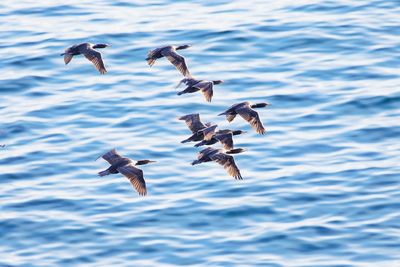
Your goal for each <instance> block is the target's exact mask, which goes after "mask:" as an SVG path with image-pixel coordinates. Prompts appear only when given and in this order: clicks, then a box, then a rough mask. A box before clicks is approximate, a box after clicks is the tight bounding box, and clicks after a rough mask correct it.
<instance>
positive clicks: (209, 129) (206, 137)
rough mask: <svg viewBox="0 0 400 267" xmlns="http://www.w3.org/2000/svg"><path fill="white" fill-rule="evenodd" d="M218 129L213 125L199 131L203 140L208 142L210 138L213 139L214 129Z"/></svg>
mask: <svg viewBox="0 0 400 267" xmlns="http://www.w3.org/2000/svg"><path fill="white" fill-rule="evenodd" d="M217 127H218V125H217V124H214V125H212V126H209V127H207V128H204V129H202V130H201V131H202V132H203V134H204V138H203V139H204V140H206V141H210V140H211V138H213V136H214V134H215V129H216V128H217Z"/></svg>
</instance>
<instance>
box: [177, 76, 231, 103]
mask: <svg viewBox="0 0 400 267" xmlns="http://www.w3.org/2000/svg"><path fill="white" fill-rule="evenodd" d="M223 82H224V81H223V80H215V81H207V80H196V79H193V78H185V79H183V80H181V81H180V82H179V84H178V86H177V87H179V86H180V85H181V84H182V83H184V84H186V86H187V87H186V88H185V89H184V90H183V91H180V92H178V93H177V95H182V94H188V93H194V92H197V91H201V92H202V93H203V95H204V97H205V99H206V101H207V102H211V99H212V97H213V94H214V92H213V87H214V84H220V83H223Z"/></svg>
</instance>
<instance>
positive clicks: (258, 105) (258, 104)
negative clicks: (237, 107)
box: [251, 102, 271, 108]
mask: <svg viewBox="0 0 400 267" xmlns="http://www.w3.org/2000/svg"><path fill="white" fill-rule="evenodd" d="M270 105H271V104H269V103H267V102H264V103H257V104H254V105H251V107H252V108H263V107H266V106H270Z"/></svg>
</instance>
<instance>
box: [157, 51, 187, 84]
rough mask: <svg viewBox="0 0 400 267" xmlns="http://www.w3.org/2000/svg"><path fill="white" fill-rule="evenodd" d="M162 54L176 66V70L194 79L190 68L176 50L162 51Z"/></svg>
mask: <svg viewBox="0 0 400 267" xmlns="http://www.w3.org/2000/svg"><path fill="white" fill-rule="evenodd" d="M161 54H162V55H163V56H164V57H166V58H167V59H168V60H169V61H170V62H171V63H172V64H173V65H174V66H175V68H176V69H177V70H179V71H180V72H181V73H182V75H183V76H185V77H189V78H190V77H192V75H191V74H190V72H189V70H188V67H187V66H186V62H185V58H184V57H183V56H181V55H179V54H178V53H176V51H175V50H174V49H172V48H169V49H164V50H162V51H161Z"/></svg>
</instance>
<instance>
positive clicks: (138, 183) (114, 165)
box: [99, 149, 155, 196]
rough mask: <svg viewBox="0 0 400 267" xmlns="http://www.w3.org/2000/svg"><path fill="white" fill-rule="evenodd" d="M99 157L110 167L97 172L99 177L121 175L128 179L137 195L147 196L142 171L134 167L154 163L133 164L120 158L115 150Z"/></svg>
mask: <svg viewBox="0 0 400 267" xmlns="http://www.w3.org/2000/svg"><path fill="white" fill-rule="evenodd" d="M101 157H102V158H103V159H105V160H106V161H107V162H108V163H110V164H111V166H110V167H109V168H108V169H106V170H104V171H101V172H99V176H106V175H109V174H116V173H121V174H122V175H124V176H126V177H127V178H128V179H129V181H130V182H131V184H132V185H133V187H134V188H135V189H136V191H137V192H138V193H139V195H142V196H144V195H146V194H147V189H146V182H145V180H144V178H143V171H142V170H141V169H139V168H136V167H135V166H137V165H144V164H148V163H152V162H155V161H151V160H139V161H136V162H135V161H132V160H131V159H129V158H126V157H122V156H121V155H120V154H118V152H117V151H116V150H115V149H112V150H110V151H108V152H107V153H105V154H104V155H102V156H101Z"/></svg>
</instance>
